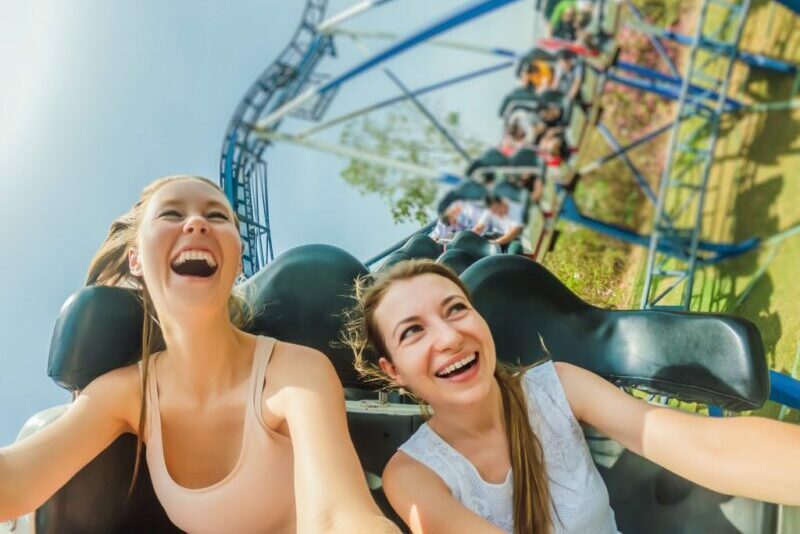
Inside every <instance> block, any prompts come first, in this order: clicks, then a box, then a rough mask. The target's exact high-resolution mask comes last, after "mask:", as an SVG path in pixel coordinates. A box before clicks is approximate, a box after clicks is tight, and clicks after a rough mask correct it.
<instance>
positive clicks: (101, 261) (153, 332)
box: [86, 175, 251, 497]
mask: <svg viewBox="0 0 800 534" xmlns="http://www.w3.org/2000/svg"><path fill="white" fill-rule="evenodd" d="M181 180H194V181H198V182H201V183H204V184H207V185H209V186H211V187H213V188H214V189H216V190H217V191H219V192H220V193H221V192H222V190H221V189H220V188H219V186H217V184H215V183H214V182H212V181H211V180H208V179H207V178H202V177H200V176H189V175H178V176H166V177H164V178H159V179H158V180H156V181H154V182H152V183H151V184H149V185H148V186H147V187H145V188H144V190H143V191H142V194H141V196H140V197H139V200H138V201H136V203H135V204H134V205H133V206H132V207H131V209H130V210H128V212H127V213H125V214H124V215H122V216H121V217H119V218H118V219H116V220H115V221H114V222H113V223H111V228H110V229H109V231H108V236H106V238H105V240H104V241H103V244H102V245H100V248H99V249H98V250H97V252H96V253H95V255H94V257H93V258H92V261H91V263H90V264H89V271H88V273H87V275H86V285H87V286H92V285H107V286H122V287H126V288H130V289H132V290H133V291H134V292H135V293H136V296H137V298H138V299H139V302H140V303H141V305H142V308H143V309H144V322H143V325H142V353H141V361H142V404H141V407H140V409H139V429H138V432H137V436H138V437H137V441H136V462H135V463H134V467H133V477H132V479H131V484H130V487H129V488H128V497H130V495H131V493H132V492H133V488H134V485H135V483H136V478H137V476H138V474H139V466H140V460H141V455H142V444H143V438H142V436H143V435H144V429H145V418H146V413H147V376H148V372H147V371H148V368H149V366H150V357H151V356H152V354H154V353H156V352H158V351H160V350H163V349H164V348H165V347H164V334H163V332H162V331H161V326H160V325H159V322H158V316H157V313H156V309H155V307H154V306H153V301H152V299H151V298H150V293H149V292H148V291H147V286H146V285H145V283H144V280H143V279H142V278H140V277H137V276H134V275H133V274H131V272H130V268H129V265H128V251H129V250H130V249H131V248H133V247H135V245H136V237H137V233H138V231H139V226H140V225H141V222H142V216H143V214H144V211H145V209H146V208H147V203H148V202H149V201H150V199H151V198H152V197H153V195H154V194H155V193H156V192H157V191H158V190H159V189H161V188H162V187H164V186H165V185H167V184H170V183H174V182H177V181H181ZM233 216H234V222H235V224H236V225H237V227H238V224H239V221H238V218H237V217H236V214H235V213H234V215H233ZM228 309H229V313H230V317H231V322H232V323H233V324H234V325H235V326H237V327H239V328H241V327H243V326H245V324H246V323H247V322H248V321H249V319H250V317H251V307H250V304H249V303H248V301H247V299H246V298H245V297H244V296H243V295H241V294H238V293H236V292H234V293H232V294H231V297H230V299H229V300H228Z"/></svg>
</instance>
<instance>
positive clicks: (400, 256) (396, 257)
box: [378, 250, 411, 271]
mask: <svg viewBox="0 0 800 534" xmlns="http://www.w3.org/2000/svg"><path fill="white" fill-rule="evenodd" d="M410 259H411V258H409V257H408V256H407V255H406V253H405V252H403V251H401V250H395V251H394V252H392V253H391V254H389V255H388V256H386V258H385V259H384V260H383V263H381V266H380V268H379V269H378V270H379V271H383V270H386V269H388V268H389V267H391V266H392V265H394V264H396V263H400V262H401V261H405V260H410Z"/></svg>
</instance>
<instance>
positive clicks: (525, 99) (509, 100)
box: [497, 87, 539, 117]
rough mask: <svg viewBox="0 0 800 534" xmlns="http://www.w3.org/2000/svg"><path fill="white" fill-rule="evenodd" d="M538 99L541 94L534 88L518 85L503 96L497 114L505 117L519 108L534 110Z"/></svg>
mask: <svg viewBox="0 0 800 534" xmlns="http://www.w3.org/2000/svg"><path fill="white" fill-rule="evenodd" d="M538 101H539V95H538V94H537V93H536V92H535V91H534V90H533V89H529V88H527V87H517V88H516V89H514V90H513V91H511V92H510V93H508V94H507V95H506V96H505V97H504V98H503V101H502V103H501V104H500V108H499V110H498V113H497V114H498V115H499V116H500V117H505V116H506V115H507V114H509V113H511V112H512V111H514V110H515V109H517V108H524V109H526V110H534V109H536V106H537V103H538Z"/></svg>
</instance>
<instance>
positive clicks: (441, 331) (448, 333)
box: [434, 321, 464, 351]
mask: <svg viewBox="0 0 800 534" xmlns="http://www.w3.org/2000/svg"><path fill="white" fill-rule="evenodd" d="M463 341H464V337H463V336H462V335H461V332H459V331H458V330H457V329H455V328H453V326H452V325H451V324H449V323H448V322H446V321H441V322H440V323H439V326H438V327H437V328H436V339H435V341H434V346H435V348H436V349H437V350H440V351H448V350H449V351H457V350H459V349H460V348H461V344H462V343H463Z"/></svg>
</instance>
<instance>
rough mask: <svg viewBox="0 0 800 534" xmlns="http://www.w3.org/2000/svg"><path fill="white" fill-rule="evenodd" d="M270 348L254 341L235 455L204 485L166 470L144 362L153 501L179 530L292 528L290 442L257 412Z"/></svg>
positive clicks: (154, 393) (153, 386) (270, 343)
mask: <svg viewBox="0 0 800 534" xmlns="http://www.w3.org/2000/svg"><path fill="white" fill-rule="evenodd" d="M274 347H275V340H274V339H272V338H265V337H258V339H257V340H256V348H255V354H254V355H253V368H252V371H251V376H250V387H249V390H248V391H249V395H248V398H247V406H246V408H245V417H244V431H243V434H242V448H241V451H240V453H239V459H238V461H237V462H236V465H235V466H234V468H233V470H232V471H231V472H230V473H228V475H227V476H226V477H225V478H223V479H222V480H220V481H219V482H217V483H215V484H213V485H211V486H208V487H205V488H197V489H189V488H185V487H183V486H180V485H179V484H178V483H177V482H175V481H174V480H173V479H172V477H171V476H170V474H169V472H168V470H167V466H166V463H165V461H164V448H163V447H164V445H163V441H162V436H161V416H160V413H159V407H158V384H157V383H156V375H155V372H154V369H155V365H152V364H151V365H150V366H149V370H148V372H149V373H150V375H149V377H148V380H147V383H148V387H147V404H148V408H147V418H148V421H149V422H150V424H149V428H148V439H147V466H148V469H149V470H150V477H151V478H152V480H153V489H154V490H155V492H156V495H157V496H158V500H159V501H160V502H161V504H162V505H163V506H164V510H165V511H166V512H167V515H168V516H169V518H170V519H171V520H172V522H173V523H175V525H176V526H177V527H178V528H180V529H181V530H184V531H186V532H189V533H203V532H214V533H218V532H237V533H239V532H242V533H248V532H275V533H293V532H295V503H294V473H293V468H294V462H293V458H292V444H291V441H290V440H289V438H287V437H286V436H283V435H281V434H279V433H277V432H275V431H274V430H271V429H270V428H268V427H267V426H266V425H265V424H264V422H263V419H262V416H261V394H262V392H263V390H264V383H265V371H266V368H267V363H269V359H270V356H271V355H272V351H273V348H274ZM187 454H191V451H187Z"/></svg>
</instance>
